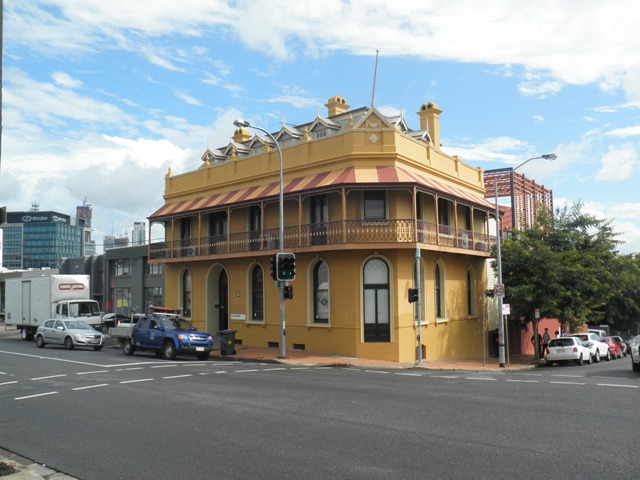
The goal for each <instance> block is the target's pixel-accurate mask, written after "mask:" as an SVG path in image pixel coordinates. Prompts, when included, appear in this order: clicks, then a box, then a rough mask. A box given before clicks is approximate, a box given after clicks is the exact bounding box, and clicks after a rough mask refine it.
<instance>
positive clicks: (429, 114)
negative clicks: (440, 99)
mask: <svg viewBox="0 0 640 480" xmlns="http://www.w3.org/2000/svg"><path fill="white" fill-rule="evenodd" d="M441 113H442V110H440V108H438V105H436V104H435V103H433V102H429V103H426V104H425V103H423V104H422V105H421V106H420V111H419V112H418V115H419V116H420V130H427V131H428V132H429V136H430V137H431V141H432V142H433V146H434V147H436V148H437V149H440V114H441Z"/></svg>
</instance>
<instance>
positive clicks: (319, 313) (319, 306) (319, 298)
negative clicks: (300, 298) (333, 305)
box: [313, 260, 329, 324]
mask: <svg viewBox="0 0 640 480" xmlns="http://www.w3.org/2000/svg"><path fill="white" fill-rule="evenodd" d="M313 298H314V302H313V323H323V324H326V323H329V268H328V267H327V263H326V262H324V261H322V260H321V261H319V262H318V263H316V264H315V266H314V267H313Z"/></svg>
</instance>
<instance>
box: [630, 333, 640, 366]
mask: <svg viewBox="0 0 640 480" xmlns="http://www.w3.org/2000/svg"><path fill="white" fill-rule="evenodd" d="M629 353H630V354H631V367H632V368H633V371H634V372H640V335H638V336H636V337H633V339H631V341H630V342H629Z"/></svg>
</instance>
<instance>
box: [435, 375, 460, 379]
mask: <svg viewBox="0 0 640 480" xmlns="http://www.w3.org/2000/svg"><path fill="white" fill-rule="evenodd" d="M429 376H430V377H431V378H446V379H449V380H453V379H456V378H458V377H454V376H452V375H429Z"/></svg>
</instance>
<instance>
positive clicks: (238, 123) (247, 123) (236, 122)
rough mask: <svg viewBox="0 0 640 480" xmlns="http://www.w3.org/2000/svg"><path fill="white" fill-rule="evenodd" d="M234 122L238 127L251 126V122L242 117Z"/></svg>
mask: <svg viewBox="0 0 640 480" xmlns="http://www.w3.org/2000/svg"><path fill="white" fill-rule="evenodd" d="M233 124H234V125H235V126H236V127H244V128H248V127H250V126H251V124H250V123H249V122H247V121H246V120H242V119H241V118H239V119H237V120H234V122H233Z"/></svg>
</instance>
